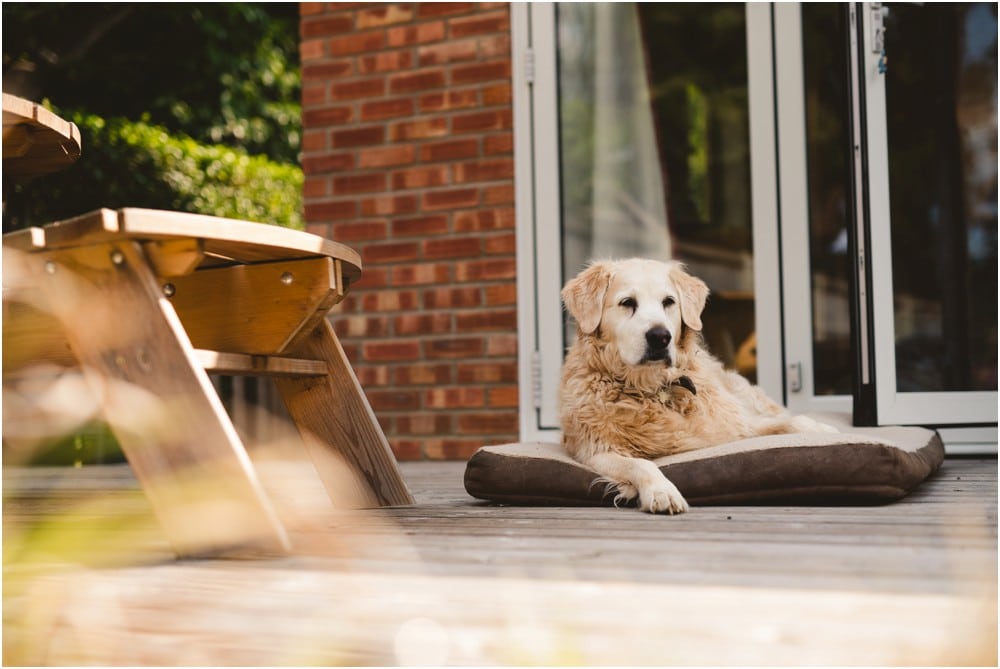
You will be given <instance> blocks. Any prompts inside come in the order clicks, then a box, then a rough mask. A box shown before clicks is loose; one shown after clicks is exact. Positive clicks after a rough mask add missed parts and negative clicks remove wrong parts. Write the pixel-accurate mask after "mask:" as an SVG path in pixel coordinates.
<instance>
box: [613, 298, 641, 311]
mask: <svg viewBox="0 0 1000 669" xmlns="http://www.w3.org/2000/svg"><path fill="white" fill-rule="evenodd" d="M618 306H619V307H623V308H625V309H631V310H632V311H635V309H636V307H638V306H639V303H638V302H636V301H635V298H633V297H626V298H625V299H624V300H622V301H621V302H619V303H618Z"/></svg>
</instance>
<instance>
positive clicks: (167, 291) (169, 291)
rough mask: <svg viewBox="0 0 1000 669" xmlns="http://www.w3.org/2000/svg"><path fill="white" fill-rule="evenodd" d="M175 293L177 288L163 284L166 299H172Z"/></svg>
mask: <svg viewBox="0 0 1000 669" xmlns="http://www.w3.org/2000/svg"><path fill="white" fill-rule="evenodd" d="M176 292H177V286H175V285H174V284H172V283H165V284H163V294H164V295H166V296H167V297H173V296H174V293H176Z"/></svg>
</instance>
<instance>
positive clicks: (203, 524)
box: [3, 209, 412, 556]
mask: <svg viewBox="0 0 1000 669" xmlns="http://www.w3.org/2000/svg"><path fill="white" fill-rule="evenodd" d="M3 249H4V342H3V344H4V378H5V385H6V383H7V380H8V379H9V378H15V377H16V376H17V375H24V374H31V373H32V370H33V369H38V365H37V363H39V362H43V361H45V362H49V363H56V364H60V365H70V364H72V365H77V364H78V365H79V366H80V368H82V371H83V375H84V377H85V378H86V380H87V382H88V385H89V387H90V388H91V389H92V390H93V392H94V393H95V394H96V397H97V401H98V403H99V405H100V408H101V410H102V411H103V415H104V418H105V419H106V420H107V421H108V424H109V425H110V427H111V428H112V430H113V431H114V433H115V436H116V437H117V439H118V440H119V442H120V444H121V447H122V450H123V451H124V453H125V456H126V458H127V459H128V462H129V463H130V464H131V466H132V468H133V470H134V472H135V474H136V477H137V478H138V479H139V481H140V482H141V484H142V486H143V489H144V491H145V492H146V494H147V496H148V498H149V500H150V502H151V505H152V507H153V510H154V512H155V513H156V515H157V517H158V519H159V521H160V523H161V524H162V526H163V528H164V530H165V531H166V534H167V535H168V537H169V539H170V541H171V543H172V544H173V547H174V549H175V551H176V552H177V554H178V555H180V556H192V555H204V554H210V553H214V552H218V551H222V550H229V549H232V548H234V547H243V549H244V550H248V551H250V552H258V551H260V552H265V553H271V552H279V553H280V552H284V551H287V550H289V548H290V541H289V537H288V533H287V531H286V529H285V528H284V527H283V525H282V522H281V520H280V519H279V518H278V516H277V514H276V512H275V509H274V506H273V504H272V503H271V501H270V500H269V499H268V497H267V496H266V494H265V493H264V491H263V488H262V487H261V485H260V480H259V477H258V475H257V473H256V471H255V469H254V465H253V463H252V461H251V460H250V458H249V456H248V453H247V450H246V449H245V448H244V445H243V444H242V443H241V441H240V438H239V437H238V436H237V433H236V430H235V428H234V427H233V424H232V422H231V421H230V419H229V417H228V416H227V415H226V413H225V410H224V409H223V407H222V404H221V401H220V400H219V397H218V395H217V394H216V392H215V390H214V388H213V387H212V385H211V383H210V381H209V378H208V374H207V373H208V372H216V373H225V374H232V375H239V374H253V375H267V376H272V377H274V378H275V381H276V385H277V387H278V390H279V393H280V395H281V397H282V399H283V400H284V402H285V404H286V406H287V408H288V412H289V414H290V416H291V417H292V420H293V421H294V422H295V424H296V426H297V427H298V430H299V432H300V434H301V435H302V438H303V440H304V442H305V444H306V447H307V450H308V451H309V453H310V455H311V456H312V460H313V463H314V465H315V466H316V468H317V471H318V473H319V475H320V478H321V479H322V480H323V483H324V485H325V486H326V487H327V490H328V492H329V493H330V494H331V497H337V498H341V499H342V498H343V492H344V491H343V489H342V488H343V486H344V485H345V479H344V478H343V477H342V476H338V469H337V467H336V462H337V461H340V462H343V463H347V464H348V465H349V467H350V468H351V469H352V470H353V471H354V472H355V473H356V474H357V476H356V477H354V480H356V482H357V483H355V484H353V485H354V486H355V487H356V490H354V491H353V492H354V494H355V496H356V498H357V499H358V500H359V504H360V505H361V506H386V505H403V504H410V503H412V498H411V497H410V494H409V492H408V490H407V488H406V485H405V483H404V482H403V480H402V478H401V476H400V474H399V470H398V468H397V466H396V462H395V459H394V457H393V454H392V451H391V450H390V448H389V445H388V443H387V441H386V439H385V436H384V435H383V433H382V430H381V428H380V427H379V425H378V423H377V421H376V419H375V416H374V414H373V412H372V410H371V407H370V406H369V404H368V402H367V400H366V398H365V396H364V394H363V392H362V389H361V386H360V384H359V383H358V380H357V378H356V376H355V375H354V373H353V370H352V369H351V367H350V365H349V363H348V361H347V359H346V357H345V355H344V351H343V349H342V348H341V346H340V343H339V341H338V340H337V336H336V335H335V333H334V331H333V328H332V326H331V324H330V323H329V321H328V320H327V318H326V315H327V312H328V311H329V310H330V308H331V307H333V306H334V305H335V304H337V303H338V302H340V301H341V300H342V299H343V298H344V296H345V295H346V293H347V291H348V290H349V288H350V285H351V283H352V282H354V281H356V280H357V279H358V277H359V276H360V273H361V260H360V257H359V256H358V254H357V253H355V252H354V251H353V250H351V249H350V248H348V247H346V246H344V245H342V244H338V243H335V242H332V241H329V240H326V239H323V238H320V237H317V236H315V235H311V234H307V233H304V232H298V231H295V230H289V229H285V228H279V227H275V226H269V225H262V224H257V223H247V222H243V221H234V220H227V219H220V218H215V217H210V216H201V215H194V214H183V213H174V212H166V211H153V210H146V209H121V210H119V211H112V210H108V209H102V210H100V211H96V212H93V213H90V214H86V215H84V216H80V217H77V218H73V219H71V220H66V221H60V222H57V223H52V224H50V225H46V226H44V227H37V228H30V229H26V230H21V231H18V232H14V233H10V234H8V235H5V236H4V238H3ZM8 418H10V419H11V420H16V417H6V416H5V421H6V420H7V419H8ZM347 485H352V484H347Z"/></svg>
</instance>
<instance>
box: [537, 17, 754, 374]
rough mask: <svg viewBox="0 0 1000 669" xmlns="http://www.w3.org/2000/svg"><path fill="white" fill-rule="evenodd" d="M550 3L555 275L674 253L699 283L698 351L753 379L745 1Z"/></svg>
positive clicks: (663, 256) (670, 256)
mask: <svg viewBox="0 0 1000 669" xmlns="http://www.w3.org/2000/svg"><path fill="white" fill-rule="evenodd" d="M556 7H557V21H558V55H559V122H560V138H559V140H560V142H559V145H560V156H559V158H560V166H561V178H562V184H561V188H562V192H561V198H562V236H563V263H562V266H563V273H564V279H569V278H570V277H572V276H574V275H575V274H576V273H577V272H579V271H580V269H581V268H582V267H583V266H584V265H585V264H586V262H587V261H588V260H590V259H592V258H599V257H624V256H630V255H641V256H644V257H652V258H663V259H667V258H674V259H677V260H681V261H683V262H685V263H686V264H687V265H688V268H689V270H690V271H691V272H692V273H693V274H695V275H697V276H699V277H700V278H702V279H703V280H705V282H706V283H708V285H709V287H710V288H711V289H712V297H711V299H710V300H709V304H708V306H707V308H706V311H705V314H704V315H703V320H704V323H705V336H706V340H707V343H708V346H709V348H711V349H712V352H713V353H715V354H716V355H717V356H718V357H719V358H720V359H722V361H723V362H724V363H725V364H726V365H728V366H729V367H732V368H735V369H737V370H739V371H740V372H741V373H743V374H745V375H746V376H747V377H749V378H750V379H751V380H755V377H756V369H757V365H756V347H755V345H754V341H755V340H754V327H755V326H754V310H753V255H752V234H751V233H752V231H751V221H750V212H751V206H750V205H751V202H750V145H749V113H748V108H747V60H746V19H745V6H744V5H742V4H709V5H701V4H673V3H639V4H634V3H593V4H577V3H560V4H558V5H557V6H556ZM567 336H569V335H567Z"/></svg>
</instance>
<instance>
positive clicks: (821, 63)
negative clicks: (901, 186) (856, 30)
mask: <svg viewBox="0 0 1000 669" xmlns="http://www.w3.org/2000/svg"><path fill="white" fill-rule="evenodd" d="M847 44H848V35H847V7H846V5H843V4H835V3H815V4H813V3H808V4H803V5H802V54H803V69H804V80H805V81H804V84H805V95H806V100H805V103H806V150H807V168H808V172H809V174H808V183H809V261H810V267H811V269H812V323H813V394H814V395H849V394H851V390H852V378H853V373H854V352H853V349H852V348H851V315H850V290H849V285H848V276H849V273H850V269H851V267H850V258H849V256H848V249H847V226H848V224H849V222H850V214H849V206H850V205H849V201H850V200H849V198H850V193H851V188H850V183H851V181H850V180H851V171H850V170H851V163H850V161H851V139H850V134H849V132H850V128H849V127H848V125H847V124H848V121H849V119H850V115H849V109H850V107H849V104H850V103H849V100H850V98H849V89H848V82H849V78H848V77H849V73H848V71H847V68H848V54H847Z"/></svg>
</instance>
